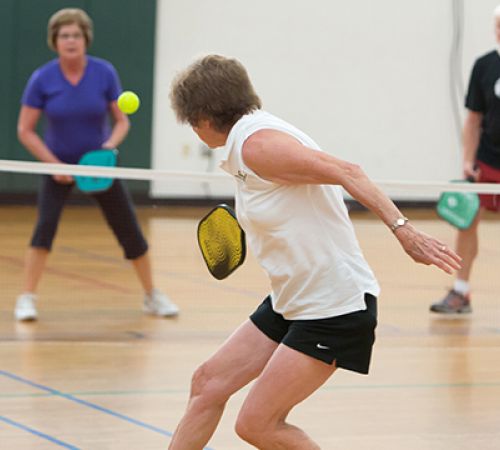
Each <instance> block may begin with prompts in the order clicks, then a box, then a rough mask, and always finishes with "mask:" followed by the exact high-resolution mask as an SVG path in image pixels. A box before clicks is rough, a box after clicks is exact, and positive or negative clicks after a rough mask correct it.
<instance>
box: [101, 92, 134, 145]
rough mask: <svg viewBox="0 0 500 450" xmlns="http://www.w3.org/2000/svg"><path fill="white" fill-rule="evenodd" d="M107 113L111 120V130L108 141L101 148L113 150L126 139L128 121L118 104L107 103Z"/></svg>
mask: <svg viewBox="0 0 500 450" xmlns="http://www.w3.org/2000/svg"><path fill="white" fill-rule="evenodd" d="M109 113H110V114H111V119H112V120H113V130H112V131H111V136H110V137H109V139H108V140H107V141H106V142H104V143H103V144H102V148H109V149H115V148H116V147H118V146H119V145H120V144H121V143H122V142H123V140H124V139H125V138H126V137H127V134H128V130H130V121H129V120H128V117H127V116H126V114H125V113H124V112H123V111H122V110H121V109H120V108H119V107H118V102H117V101H114V102H110V103H109Z"/></svg>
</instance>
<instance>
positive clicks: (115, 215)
mask: <svg viewBox="0 0 500 450" xmlns="http://www.w3.org/2000/svg"><path fill="white" fill-rule="evenodd" d="M73 186H74V184H61V183H57V182H56V181H55V180H54V179H53V178H52V177H51V176H50V175H42V177H41V180H40V187H39V190H38V221H37V224H36V227H35V231H34V233H33V237H32V239H31V246H32V247H39V248H45V249H47V250H48V251H50V250H52V242H53V241H54V237H55V235H56V232H57V226H58V225H59V219H60V218H61V213H62V210H63V208H64V205H65V203H66V200H67V198H68V196H69V194H70V192H71V190H72V189H73ZM92 197H93V198H94V200H95V201H96V202H97V203H98V204H99V206H100V208H101V210H102V212H103V214H104V217H105V218H106V221H107V223H108V225H109V227H110V228H111V229H112V230H113V233H114V234H115V236H116V238H117V239H118V242H119V243H120V245H121V247H122V248H123V251H124V254H125V258H126V259H137V258H139V257H140V256H142V255H144V253H146V251H147V250H148V244H147V242H146V239H145V238H144V236H143V234H142V231H141V228H140V226H139V223H138V222H137V217H136V215H135V211H134V205H133V203H132V197H131V196H130V193H129V191H128V189H127V187H126V186H125V183H124V182H123V180H115V181H114V182H113V185H112V186H111V187H110V188H109V189H108V190H107V191H105V192H101V193H98V194H92Z"/></svg>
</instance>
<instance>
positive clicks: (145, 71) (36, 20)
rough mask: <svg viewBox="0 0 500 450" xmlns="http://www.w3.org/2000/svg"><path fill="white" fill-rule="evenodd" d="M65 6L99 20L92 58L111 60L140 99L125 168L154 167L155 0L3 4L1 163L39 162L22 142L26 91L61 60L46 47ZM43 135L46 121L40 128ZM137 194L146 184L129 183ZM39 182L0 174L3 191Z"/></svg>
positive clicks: (15, 0)
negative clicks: (53, 20) (42, 70)
mask: <svg viewBox="0 0 500 450" xmlns="http://www.w3.org/2000/svg"><path fill="white" fill-rule="evenodd" d="M64 7H76V8H81V9H83V10H85V11H86V12H87V13H88V14H89V15H90V17H91V18H92V20H93V22H94V43H93V45H92V46H91V47H90V49H89V52H88V53H89V54H90V55H94V56H97V57H100V58H103V59H106V60H108V61H110V62H111V63H112V64H113V65H114V66H115V67H116V69H117V71H118V74H119V76H120V79H121V82H122V86H123V89H124V90H132V91H135V92H136V93H137V94H138V95H139V97H140V98H141V107H140V109H139V111H138V112H137V113H135V114H133V115H131V116H130V121H131V125H132V127H131V130H130V133H129V135H128V137H127V139H126V141H125V142H124V143H122V145H121V146H120V149H119V150H120V165H121V166H126V167H141V168H148V167H150V166H151V154H150V149H151V132H152V98H153V71H154V39H155V15H156V0H141V1H137V0H79V1H71V2H68V1H65V0H43V1H40V0H1V1H0V30H1V31H0V39H1V42H2V46H1V48H0V56H1V57H2V61H3V62H4V63H3V64H2V65H3V67H2V68H1V69H0V70H1V74H2V82H1V83H0V89H1V91H0V93H1V98H2V99H3V104H4V105H5V106H6V107H5V108H2V109H1V110H0V133H1V135H2V139H1V144H0V159H14V160H26V161H30V160H33V159H34V158H33V157H32V156H31V155H30V154H29V152H28V151H27V150H26V149H25V148H24V147H23V146H22V145H21V144H20V143H19V142H18V140H17V136H16V123H17V116H18V114H19V108H20V101H21V96H22V93H23V90H24V88H25V86H26V82H27V81H28V79H29V77H30V75H31V74H32V73H33V71H34V70H35V69H36V68H38V67H39V66H41V65H43V64H45V63H46V62H48V61H49V60H51V59H53V58H55V57H57V55H56V54H55V53H53V52H52V51H51V50H49V48H48V47H47V43H46V41H47V23H48V20H49V18H50V16H51V15H52V14H53V13H54V12H56V11H57V10H59V9H61V8H64ZM39 128H40V132H41V129H42V128H43V122H42V123H41V124H40V127H39ZM128 184H129V186H130V187H131V189H132V191H134V192H145V191H146V190H147V189H148V183H146V182H129V183H128ZM34 190H36V179H35V177H30V176H18V175H15V174H8V175H6V174H5V173H1V172H0V191H19V192H30V191H34Z"/></svg>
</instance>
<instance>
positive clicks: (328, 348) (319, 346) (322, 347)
mask: <svg viewBox="0 0 500 450" xmlns="http://www.w3.org/2000/svg"><path fill="white" fill-rule="evenodd" d="M316 347H318V348H319V349H320V350H330V347H328V346H326V345H321V344H317V345H316Z"/></svg>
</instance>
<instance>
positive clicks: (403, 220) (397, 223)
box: [391, 217, 408, 233]
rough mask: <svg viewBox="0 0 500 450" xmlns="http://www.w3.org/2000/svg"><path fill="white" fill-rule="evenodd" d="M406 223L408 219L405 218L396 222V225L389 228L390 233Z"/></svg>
mask: <svg viewBox="0 0 500 450" xmlns="http://www.w3.org/2000/svg"><path fill="white" fill-rule="evenodd" d="M406 222H408V219H407V218H406V217H403V218H402V219H398V220H396V223H395V224H394V225H393V226H392V227H391V231H392V232H393V233H394V232H395V231H396V230H397V229H398V228H399V227H402V226H403V225H404V224H405V223H406Z"/></svg>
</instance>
